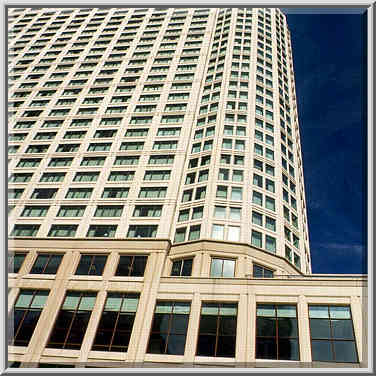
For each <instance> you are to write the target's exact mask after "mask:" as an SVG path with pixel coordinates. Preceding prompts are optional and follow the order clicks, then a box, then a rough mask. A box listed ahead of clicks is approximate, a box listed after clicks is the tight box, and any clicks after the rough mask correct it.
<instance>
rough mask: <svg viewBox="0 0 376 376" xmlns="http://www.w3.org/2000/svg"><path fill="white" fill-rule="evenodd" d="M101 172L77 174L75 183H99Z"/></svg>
mask: <svg viewBox="0 0 376 376" xmlns="http://www.w3.org/2000/svg"><path fill="white" fill-rule="evenodd" d="M98 176H99V172H77V173H76V175H75V177H74V179H73V181H74V182H95V181H97V179H98Z"/></svg>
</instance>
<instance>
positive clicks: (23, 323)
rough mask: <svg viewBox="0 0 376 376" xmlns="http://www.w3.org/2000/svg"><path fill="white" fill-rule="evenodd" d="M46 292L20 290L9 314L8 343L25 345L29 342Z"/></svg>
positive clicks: (45, 299)
mask: <svg viewBox="0 0 376 376" xmlns="http://www.w3.org/2000/svg"><path fill="white" fill-rule="evenodd" d="M48 294H49V291H48V290H21V292H20V294H19V296H18V298H17V301H16V304H15V305H14V308H13V310H12V313H11V314H10V316H9V325H8V344H9V345H14V346H27V345H28V344H29V341H30V339H31V337H32V335H33V333H34V329H35V327H36V326H37V323H38V320H39V316H40V315H41V313H42V310H43V307H44V305H45V304H46V301H47V298H48ZM12 320H13V322H11V321H12Z"/></svg>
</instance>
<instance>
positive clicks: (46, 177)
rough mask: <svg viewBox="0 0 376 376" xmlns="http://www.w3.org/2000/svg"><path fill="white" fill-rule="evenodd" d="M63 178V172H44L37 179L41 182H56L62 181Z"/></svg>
mask: <svg viewBox="0 0 376 376" xmlns="http://www.w3.org/2000/svg"><path fill="white" fill-rule="evenodd" d="M64 178H65V172H45V173H44V174H43V175H42V176H41V178H40V180H39V181H40V182H43V183H57V182H61V181H63V180H64Z"/></svg>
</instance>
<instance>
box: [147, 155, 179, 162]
mask: <svg viewBox="0 0 376 376" xmlns="http://www.w3.org/2000/svg"><path fill="white" fill-rule="evenodd" d="M172 163H174V156H173V155H152V156H150V158H149V164H172Z"/></svg>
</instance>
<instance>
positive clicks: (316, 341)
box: [309, 306, 358, 363]
mask: <svg viewBox="0 0 376 376" xmlns="http://www.w3.org/2000/svg"><path fill="white" fill-rule="evenodd" d="M309 324H310V329H311V343H312V360H313V361H321V362H348V363H356V362H358V355H357V350H356V344H355V336H354V328H353V323H352V319H351V311H350V307H349V306H309Z"/></svg>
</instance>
